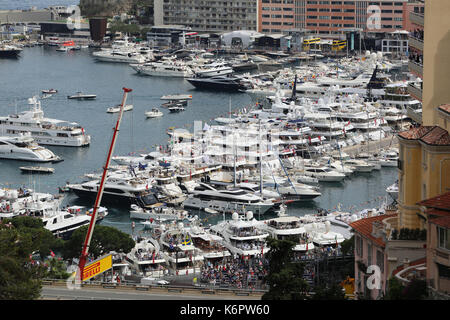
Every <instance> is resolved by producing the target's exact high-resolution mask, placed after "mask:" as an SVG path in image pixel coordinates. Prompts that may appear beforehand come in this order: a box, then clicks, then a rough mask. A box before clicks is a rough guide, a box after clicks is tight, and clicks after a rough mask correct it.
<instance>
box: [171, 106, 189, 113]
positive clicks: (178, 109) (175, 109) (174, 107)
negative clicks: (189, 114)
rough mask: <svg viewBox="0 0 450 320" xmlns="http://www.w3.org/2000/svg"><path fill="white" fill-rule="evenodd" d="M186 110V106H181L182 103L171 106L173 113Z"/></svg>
mask: <svg viewBox="0 0 450 320" xmlns="http://www.w3.org/2000/svg"><path fill="white" fill-rule="evenodd" d="M184 110H185V109H184V107H183V106H180V105H175V106H172V107H169V111H170V112H171V113H176V112H181V111H184Z"/></svg>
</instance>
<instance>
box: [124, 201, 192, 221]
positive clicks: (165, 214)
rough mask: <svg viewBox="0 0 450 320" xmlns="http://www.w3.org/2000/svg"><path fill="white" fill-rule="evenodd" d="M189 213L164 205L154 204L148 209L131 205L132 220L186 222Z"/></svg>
mask: <svg viewBox="0 0 450 320" xmlns="http://www.w3.org/2000/svg"><path fill="white" fill-rule="evenodd" d="M188 214H189V213H188V212H187V211H186V210H183V209H175V208H172V207H167V206H165V205H163V204H162V203H157V204H154V205H153V206H150V207H148V208H142V207H140V206H138V205H136V204H132V205H131V210H130V218H131V219H142V220H150V219H153V220H184V219H186V218H187V217H188Z"/></svg>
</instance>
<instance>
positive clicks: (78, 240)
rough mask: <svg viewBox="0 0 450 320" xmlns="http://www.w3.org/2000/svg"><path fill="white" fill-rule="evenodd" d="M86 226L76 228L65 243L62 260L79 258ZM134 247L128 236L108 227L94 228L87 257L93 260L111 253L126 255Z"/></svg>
mask: <svg viewBox="0 0 450 320" xmlns="http://www.w3.org/2000/svg"><path fill="white" fill-rule="evenodd" d="M87 229H88V226H83V227H81V228H78V229H77V230H75V231H74V232H73V233H72V236H71V237H70V239H69V240H68V241H66V242H65V244H64V247H63V250H62V251H63V257H64V259H72V258H79V257H80V256H81V250H82V248H83V244H84V240H85V238H86V233H87ZM134 246H135V242H134V240H133V239H132V238H131V237H130V235H129V234H127V233H124V232H122V231H120V230H117V229H115V228H112V227H108V226H100V225H99V226H95V229H94V233H93V234H92V239H91V243H90V246H89V255H90V256H92V257H94V259H96V258H98V257H100V256H102V255H104V254H107V253H109V252H111V251H115V252H123V253H128V252H130V251H131V249H133V248H134Z"/></svg>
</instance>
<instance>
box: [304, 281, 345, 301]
mask: <svg viewBox="0 0 450 320" xmlns="http://www.w3.org/2000/svg"><path fill="white" fill-rule="evenodd" d="M314 292H315V294H314V295H313V296H312V297H311V300H345V293H344V290H343V288H342V287H341V286H340V285H339V284H337V283H331V285H326V284H325V283H322V284H320V285H317V286H316V287H315V288H314Z"/></svg>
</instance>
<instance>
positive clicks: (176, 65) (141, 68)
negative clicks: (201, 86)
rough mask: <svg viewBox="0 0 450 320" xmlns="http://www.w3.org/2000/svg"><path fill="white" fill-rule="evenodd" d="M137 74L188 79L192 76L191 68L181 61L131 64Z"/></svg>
mask: <svg viewBox="0 0 450 320" xmlns="http://www.w3.org/2000/svg"><path fill="white" fill-rule="evenodd" d="M130 67H131V68H133V69H134V70H135V71H136V72H137V73H139V74H143V75H147V76H156V77H175V78H190V77H192V76H193V75H194V72H193V71H192V70H191V68H190V67H189V66H187V65H185V64H184V63H183V62H181V61H171V60H162V61H157V62H147V63H144V64H131V65H130Z"/></svg>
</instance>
